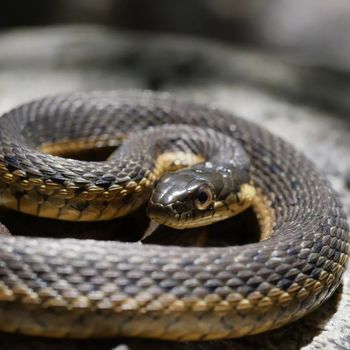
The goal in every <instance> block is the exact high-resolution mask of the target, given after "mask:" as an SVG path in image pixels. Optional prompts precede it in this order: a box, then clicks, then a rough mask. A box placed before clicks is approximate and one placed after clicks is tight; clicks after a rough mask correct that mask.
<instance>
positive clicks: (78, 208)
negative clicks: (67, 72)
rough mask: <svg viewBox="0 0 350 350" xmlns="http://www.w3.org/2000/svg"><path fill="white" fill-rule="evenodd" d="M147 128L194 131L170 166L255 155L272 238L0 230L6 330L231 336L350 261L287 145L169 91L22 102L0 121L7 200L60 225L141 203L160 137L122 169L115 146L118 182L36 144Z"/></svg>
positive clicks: (316, 301)
mask: <svg viewBox="0 0 350 350" xmlns="http://www.w3.org/2000/svg"><path fill="white" fill-rule="evenodd" d="M165 124H166V125H165ZM152 128H153V129H152ZM167 128H168V129H167ZM144 129H147V130H148V131H146V132H149V133H150V134H149V135H148V136H150V135H153V134H152V132H153V133H159V132H161V133H162V134H165V133H166V132H168V134H171V135H175V134H176V132H178V133H181V134H182V135H183V137H184V140H185V141H186V137H189V134H192V135H193V134H195V135H197V143H196V145H197V146H196V147H199V148H202V150H201V152H200V156H199V149H198V150H194V151H193V152H192V153H191V154H190V155H189V154H188V152H182V151H185V150H186V149H187V148H186V147H185V146H183V145H180V146H179V145H177V148H175V149H173V150H175V151H176V152H175V153H176V155H177V156H179V159H178V164H177V163H176V161H174V162H173V160H171V162H172V163H173V165H174V164H175V167H177V166H179V167H183V166H186V165H188V164H193V163H198V162H201V161H203V159H202V158H201V157H202V156H204V157H208V156H210V155H213V154H214V153H215V152H216V151H215V150H217V149H221V148H220V147H222V146H221V145H222V144H224V143H227V145H229V146H228V149H227V151H229V149H230V152H238V153H237V154H238V159H239V160H238V162H241V163H240V164H241V165H242V164H243V165H242V166H244V164H245V159H244V157H241V158H240V155H241V153H240V151H239V147H237V148H236V147H235V145H236V143H237V144H239V145H241V147H242V148H243V149H244V152H245V153H246V154H247V155H248V158H249V161H250V181H251V183H252V184H253V185H254V187H255V188H256V189H258V190H259V192H260V193H262V194H263V196H264V198H266V200H267V202H268V203H270V206H271V211H272V212H273V218H274V224H273V228H271V227H270V229H271V232H270V233H269V235H268V237H266V238H265V239H264V240H262V241H261V242H258V243H252V244H247V245H244V246H240V247H235V246H233V247H224V248H222V247H221V248H218V247H211V248H199V247H186V248H185V247H171V248H170V249H166V250H164V247H161V246H157V245H139V244H133V243H127V244H125V243H119V242H107V241H106V242H104V241H93V240H77V239H60V240H58V239H52V238H33V237H21V236H1V237H0V330H1V331H6V332H12V333H14V332H19V333H23V334H30V335H40V336H51V337H76V338H88V337H110V336H140V337H154V338H162V339H172V340H203V339H218V338H230V337H239V336H244V335H248V334H255V333H259V332H263V331H266V330H270V329H274V328H277V327H280V326H283V325H284V324H287V323H289V322H292V321H294V320H297V319H298V318H300V317H302V316H303V315H305V314H307V313H308V312H310V311H312V310H314V309H315V308H317V307H318V306H319V305H321V303H323V302H324V301H325V300H326V299H327V298H329V297H330V295H332V293H333V292H334V291H335V289H336V288H337V287H338V285H339V283H340V282H341V277H342V274H343V272H344V270H345V267H346V263H347V260H348V255H349V229H348V224H347V222H346V218H345V215H344V213H343V211H342V209H341V205H340V203H339V201H338V199H337V197H336V195H335V194H334V192H333V190H332V189H331V187H330V185H329V183H328V182H327V181H326V180H325V179H324V178H323V177H322V176H320V175H319V174H318V173H317V171H316V170H315V167H314V165H313V164H312V163H311V162H310V161H308V160H307V159H306V158H305V157H304V156H303V155H301V154H300V153H298V152H297V151H296V150H294V148H293V147H292V146H290V145H289V144H287V143H286V142H284V141H283V140H281V139H280V138H278V137H276V136H274V135H272V134H270V133H269V132H268V131H265V130H264V129H262V128H261V127H259V126H257V125H255V124H253V123H250V122H248V121H245V120H243V119H240V118H238V117H235V116H233V115H232V114H231V113H229V112H226V111H222V110H220V109H217V108H215V107H210V106H206V105H202V104H196V103H192V102H188V101H180V100H177V99H175V98H173V97H172V96H170V95H167V94H160V93H159V94H157V93H151V92H113V91H112V92H89V93H73V94H69V95H68V94H67V95H59V96H54V97H48V98H44V99H41V100H37V101H34V102H30V103H27V104H25V105H22V106H19V107H17V108H15V109H13V110H12V111H10V112H8V113H6V114H5V115H3V116H2V118H0V202H1V204H2V205H4V206H7V207H9V208H12V209H16V210H20V211H24V212H27V213H29V214H32V215H42V216H48V217H59V218H61V219H68V220H104V219H109V218H111V217H114V216H121V215H125V212H129V211H131V210H133V209H134V208H136V207H137V206H139V205H140V204H141V203H143V202H144V201H145V196H146V195H147V193H148V196H149V195H150V191H151V187H152V186H153V183H154V182H155V181H156V179H157V177H159V175H160V174H161V173H162V171H163V170H162V168H163V167H164V159H162V152H159V145H158V146H157V147H156V149H157V150H154V152H156V153H149V154H148V155H145V154H143V155H142V157H141V158H142V159H133V160H132V162H131V160H130V159H129V160H128V161H125V162H124V163H123V160H122V155H123V147H124V146H122V147H121V148H120V151H119V153H117V154H118V155H117V156H116V158H114V160H113V157H114V156H113V155H112V157H111V162H112V163H113V161H114V165H115V167H117V168H118V169H119V170H118V171H119V173H118V176H119V177H117V178H116V176H115V173H113V174H112V175H113V176H112V175H111V174H110V172H111V168H110V163H106V164H107V165H106V164H105V165H101V167H97V166H96V164H95V165H93V166H91V168H90V169H88V170H89V174H90V175H91V174H92V175H91V176H95V177H91V176H90V178H89V177H86V176H85V177H84V176H83V175H84V174H85V173H86V172H87V169H86V166H87V165H86V164H87V163H86V162H79V161H77V160H70V159H63V158H59V157H56V156H54V155H50V156H49V155H47V154H44V153H42V152H41V151H40V150H38V149H41V150H46V151H50V152H51V153H53V154H54V153H55V152H56V153H57V154H60V153H61V152H60V150H61V149H64V148H65V146H67V145H69V144H70V145H71V144H73V143H75V144H76V145H77V147H78V148H79V147H81V148H84V147H86V146H89V145H91V146H95V145H98V146H101V145H102V146H106V145H107V146H115V145H119V144H120V140H121V139H124V138H125V137H126V136H127V135H128V134H130V133H134V135H136V136H137V135H138V136H137V137H134V141H135V142H136V143H139V147H141V146H142V145H141V146H140V144H141V141H142V130H144ZM167 130H168V131H167ZM138 133H140V134H138ZM186 135H187V136H186ZM218 135H219V136H218ZM218 137H220V139H218ZM214 138H215V140H214ZM145 139H146V138H145ZM148 139H149V137H148ZM126 142H128V141H126ZM184 144H185V145H186V142H185V143H184ZM131 147H134V146H132V145H131V144H129V145H127V149H128V151H129V152H130V148H131ZM191 147H192V146H191ZM141 148H143V146H142V147H141ZM192 149H193V147H192ZM232 149H233V150H234V151H232ZM124 150H125V147H124ZM173 150H171V151H173ZM237 150H238V151H237ZM157 152H158V153H157ZM23 154H26V156H25V157H24V156H23ZM128 154H130V153H128ZM172 154H174V152H172ZM156 158H157V159H156ZM167 159H168V161H169V157H168V158H167ZM170 159H171V157H170ZM141 161H142V164H143V165H142V166H140V163H141ZM108 164H109V165H108ZM145 164H146V166H145ZM168 166H169V164H168ZM53 168H54V170H55V171H53V170H52V169H53ZM72 169H75V170H74V171H72ZM101 172H102V173H101ZM63 173H64V174H65V176H66V177H63V178H62V174H63ZM131 173H133V175H132V176H131ZM96 176H97V177H98V181H99V182H96ZM67 179H68V180H67ZM92 180H93V181H94V183H93V185H91V181H92ZM88 181H90V182H89V184H90V185H89V187H88V189H89V190H86V188H87V187H86V184H87V182H88ZM121 184H122V185H121ZM81 186H85V187H84V188H85V190H81ZM141 194H142V195H141ZM82 198H83V199H84V200H85V202H84V201H82ZM96 198H101V200H99V201H97V202H96V203H97V204H94V205H93V206H91V207H90V205H89V206H88V208H87V205H86V204H85V205H82V203H86V202H89V201H90V200H93V199H96ZM113 201H114V202H115V203H113V205H110V203H111V202H113ZM33 203H35V204H33ZM94 203H95V202H94ZM116 208H117V209H116ZM86 209H88V210H86Z"/></svg>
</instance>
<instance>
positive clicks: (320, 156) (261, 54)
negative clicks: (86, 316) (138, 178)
mask: <svg viewBox="0 0 350 350" xmlns="http://www.w3.org/2000/svg"><path fill="white" fill-rule="evenodd" d="M349 57H350V1H349V0H331V1H330V0H328V1H326V0H323V1H322V0H35V1H30V0H27V1H20V0H2V1H1V8H0V115H1V114H2V113H3V112H5V111H6V110H8V109H10V108H13V107H15V106H17V105H19V104H20V103H23V102H26V101H29V100H31V99H34V98H40V97H42V96H44V95H48V94H56V93H60V92H67V91H74V90H92V89H122V90H124V89H130V88H131V89H135V88H136V89H153V90H161V91H170V92H171V93H172V94H174V95H176V96H178V97H185V98H191V99H198V100H200V101H204V102H206V103H214V104H215V105H218V106H219V107H222V108H225V109H227V110H230V111H231V112H232V113H234V114H236V115H240V116H242V117H244V118H246V119H250V120H253V121H254V122H256V123H259V124H261V125H263V126H264V127H265V128H267V129H269V130H270V131H272V132H274V133H276V134H278V135H279V136H281V137H283V138H284V139H285V140H287V141H289V142H290V143H292V144H293V145H294V146H295V147H296V148H297V149H299V150H300V151H302V152H303V153H304V154H306V155H307V156H308V157H309V158H310V159H312V160H313V161H314V162H315V164H316V166H317V167H318V168H319V169H320V171H321V172H323V173H324V174H326V176H327V178H328V179H329V180H330V181H331V183H332V185H333V187H334V188H335V189H336V190H337V191H338V193H339V194H340V197H341V200H342V202H343V203H344V208H345V210H346V211H347V213H348V215H349V217H350V157H349V149H350V137H349V133H350V119H349V111H350V99H349V96H350V75H349V70H350V60H349ZM6 220H7V221H6ZM9 220H11V218H10V217H9V216H8V217H7V219H6V217H5V215H2V216H1V212H0V221H1V222H4V223H5V224H7V225H8V226H9V227H11V230H13V231H14V229H15V228H16V227H18V218H17V215H14V216H13V221H12V222H13V226H10V221H9ZM134 221H135V220H134ZM134 221H130V222H132V224H131V225H130V227H136V226H137V225H136V226H135V225H134ZM23 222H24V224H23V227H25V230H26V231H29V232H38V231H39V230H42V229H43V226H42V224H41V223H40V227H39V229H37V228H36V227H34V226H33V225H31V224H28V222H26V221H23ZM67 226H68V225H67ZM69 226H70V225H69ZM65 230H66V229H65ZM65 230H64V231H65ZM112 230H113V232H114V230H115V228H114V226H113V228H112ZM49 231H50V232H52V229H51V226H50V227H49ZM99 233H100V232H99ZM345 281H346V282H345V283H344V288H343V289H344V290H343V294H342V296H343V298H342V299H341V300H340V299H339V300H340V301H339V300H338V299H337V298H333V302H331V303H325V306H324V307H323V308H320V310H319V311H318V313H317V312H316V313H314V314H312V315H311V316H310V317H308V318H304V319H302V320H301V321H299V322H296V323H295V324H293V325H291V326H290V327H289V328H288V327H287V328H282V329H280V330H276V331H273V332H269V333H266V334H263V335H261V336H253V337H247V338H242V339H236V340H232V341H227V342H213V343H210V344H209V345H206V346H204V345H203V344H186V343H181V344H177V343H171V344H169V343H166V344H164V343H159V342H156V341H154V342H153V341H145V340H141V341H137V340H128V341H125V342H126V343H127V344H128V347H127V348H126V347H120V348H116V347H115V346H116V345H118V342H115V341H114V340H111V341H103V340H101V341H97V340H96V341H94V342H92V341H87V342H83V343H82V342H75V341H70V340H56V339H55V340H52V341H50V340H42V339H39V338H36V339H31V338H30V341H28V338H27V337H23V336H22V337H21V336H19V335H17V334H16V335H14V336H8V335H1V334H0V349H11V350H22V349H26V350H28V349H33V350H38V349H45V350H46V349H54V350H77V349H84V350H87V349H90V350H95V349H98V350H112V349H118V350H119V349H120V350H121V349H124V350H125V349H129V348H130V350H143V349H148V350H163V349H164V348H166V349H168V350H173V349H174V350H189V349H191V350H203V349H210V350H232V349H235V350H243V349H244V350H256V349H266V350H275V349H277V348H280V345H281V344H283V349H285V350H296V349H300V348H302V349H303V350H314V349H350V338H349V335H348V333H349V332H348V325H349V313H350V278H349V273H348V275H347V279H346V280H345ZM338 301H339V303H340V304H339V305H338ZM335 309H336V310H335ZM325 320H326V321H327V322H328V321H329V320H330V321H331V322H328V324H327V322H326V321H325ZM123 342H124V341H123ZM335 344H339V347H338V345H336V346H335Z"/></svg>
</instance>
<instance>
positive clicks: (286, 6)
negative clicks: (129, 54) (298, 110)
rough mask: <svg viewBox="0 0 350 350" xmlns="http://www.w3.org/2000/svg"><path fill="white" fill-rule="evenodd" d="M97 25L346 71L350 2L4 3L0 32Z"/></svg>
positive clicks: (58, 0)
mask: <svg viewBox="0 0 350 350" xmlns="http://www.w3.org/2000/svg"><path fill="white" fill-rule="evenodd" d="M72 23H85V24H86V23H95V24H103V25H107V26H112V27H116V28H124V29H130V30H138V31H147V32H150V31H151V32H154V31H157V32H159V31H162V32H168V33H181V34H191V35H199V36H202V37H210V38H216V39H219V40H223V41H227V42H235V43H240V44H241V45H246V46H250V47H252V46H254V47H259V48H264V49H268V50H274V51H278V52H282V53H283V54H288V56H289V57H293V58H294V59H296V60H302V61H304V62H308V61H311V62H312V63H314V64H316V63H318V64H319V65H323V66H330V67H332V68H335V69H349V68H350V60H349V59H348V57H349V53H350V35H349V33H350V2H349V1H348V0H332V1H320V0H248V1H247V0H191V1H188V0H177V1H172V0H50V1H47V0H36V1H20V0H3V1H1V12H0V27H2V29H8V28H13V27H23V26H41V25H53V24H72Z"/></svg>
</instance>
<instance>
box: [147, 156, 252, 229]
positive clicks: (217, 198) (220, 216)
mask: <svg viewBox="0 0 350 350" xmlns="http://www.w3.org/2000/svg"><path fill="white" fill-rule="evenodd" d="M248 182H249V178H248V176H247V174H246V173H244V172H243V171H241V170H240V169H232V168H229V167H225V166H222V165H221V166H219V167H215V166H213V165H211V164H207V163H204V164H199V165H196V166H194V167H191V168H187V169H182V170H178V171H175V172H173V173H167V174H165V175H163V176H162V177H161V178H160V179H159V181H158V183H157V185H156V186H155V188H154V190H153V193H152V196H151V198H150V201H149V204H148V208H147V213H148V216H149V217H150V218H151V219H152V220H154V221H156V222H158V223H160V224H163V225H166V226H170V227H173V228H177V229H182V228H192V227H199V226H205V225H209V224H212V223H214V222H217V221H221V220H224V219H227V218H229V217H231V216H234V215H236V214H238V213H239V212H241V211H243V210H244V209H246V208H247V207H249V205H250V204H251V203H252V200H253V197H254V195H255V189H254V187H253V186H251V185H249V183H248Z"/></svg>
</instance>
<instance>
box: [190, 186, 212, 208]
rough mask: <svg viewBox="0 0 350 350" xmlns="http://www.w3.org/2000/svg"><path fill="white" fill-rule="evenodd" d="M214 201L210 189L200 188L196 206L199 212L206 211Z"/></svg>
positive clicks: (195, 201) (195, 202)
mask: <svg viewBox="0 0 350 350" xmlns="http://www.w3.org/2000/svg"><path fill="white" fill-rule="evenodd" d="M212 201H213V193H212V191H211V190H210V188H208V187H200V188H199V190H198V192H197V196H196V199H195V200H194V204H195V206H196V208H197V209H198V210H205V209H207V208H208V207H209V205H210V204H211V202H212Z"/></svg>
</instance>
